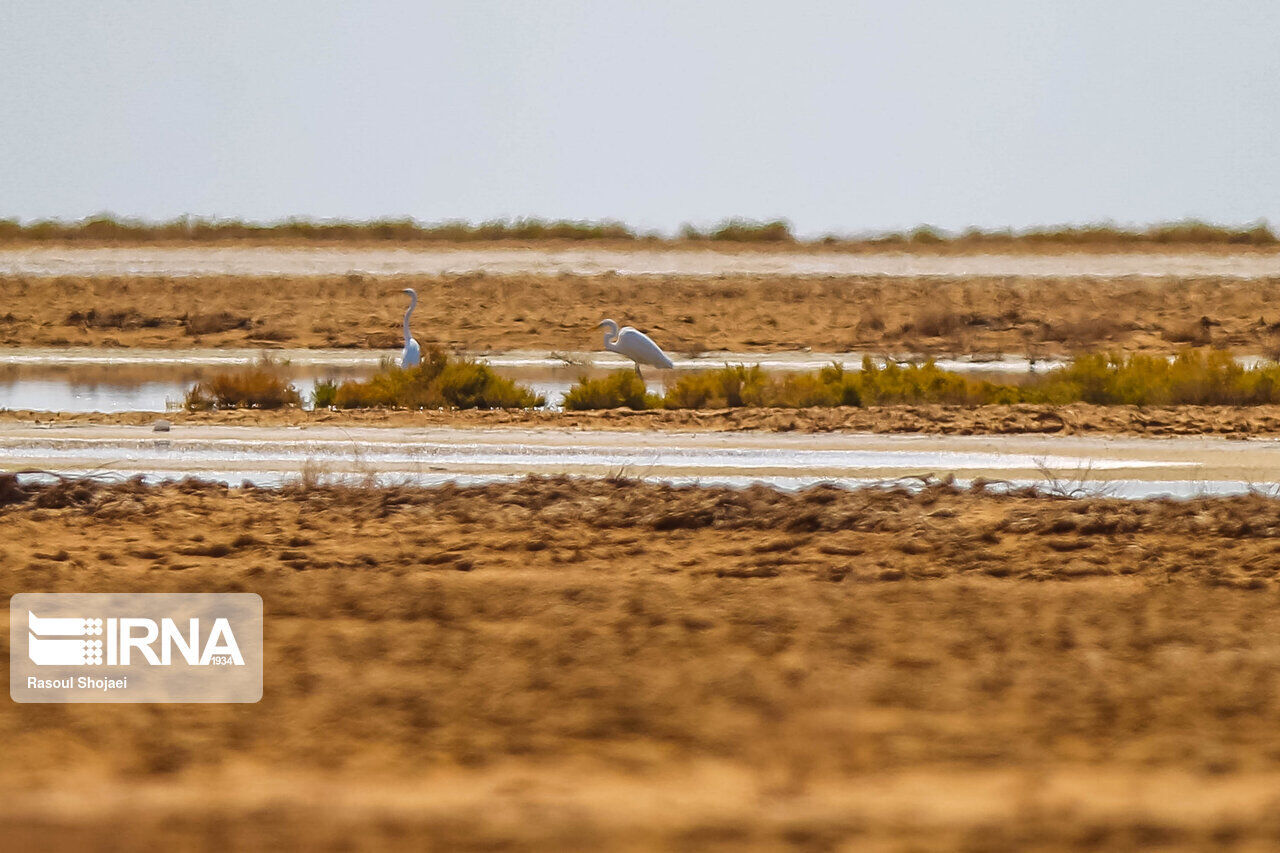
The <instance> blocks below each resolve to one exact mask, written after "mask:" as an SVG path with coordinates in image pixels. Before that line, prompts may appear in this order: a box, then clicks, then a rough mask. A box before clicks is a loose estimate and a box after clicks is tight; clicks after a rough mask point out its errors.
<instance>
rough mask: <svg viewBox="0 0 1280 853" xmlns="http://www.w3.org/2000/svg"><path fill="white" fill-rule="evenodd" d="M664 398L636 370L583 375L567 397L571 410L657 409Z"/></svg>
mask: <svg viewBox="0 0 1280 853" xmlns="http://www.w3.org/2000/svg"><path fill="white" fill-rule="evenodd" d="M661 406H662V398H661V397H659V396H658V395H657V394H650V393H649V392H648V390H647V389H646V388H645V385H644V380H642V379H641V378H640V377H639V376H637V375H636V374H635V371H633V370H615V371H613V372H612V373H610V374H609V375H608V376H603V377H601V378H599V379H588V378H587V377H585V376H583V377H580V378H579V379H578V381H577V383H576V384H574V386H573V387H572V388H570V389H569V391H568V393H566V394H565V396H564V407H565V409H567V410H569V411H583V410H586V409H635V410H636V411H639V410H641V409H656V408H660V407H661Z"/></svg>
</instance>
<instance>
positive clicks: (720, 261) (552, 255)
mask: <svg viewBox="0 0 1280 853" xmlns="http://www.w3.org/2000/svg"><path fill="white" fill-rule="evenodd" d="M478 272H482V273H487V274H492V275H513V274H532V275H562V274H574V275H602V274H609V273H613V274H618V275H683V276H703V277H711V276H719V275H734V274H738V275H788V276H814V277H820V276H838V275H876V276H939V277H958V276H972V275H982V276H1031V277H1042V278H1043V277H1054V278H1056V277H1064V276H1085V277H1116V276H1202V275H1212V276H1225V277H1231V278H1246V279H1249V278H1263V277H1267V276H1275V275H1280V254H1278V253H1264V252H1246V253H1241V254H1236V255H1224V254H1205V253H1175V252H1168V253H1119V254H1095V253H1066V254H1060V255H1051V254H1034V255H1032V254H976V255H922V254H910V253H896V252H876V253H867V254H852V253H841V252H811V251H789V252H776V251H770V250H768V249H763V250H762V249H751V250H735V251H712V250H701V249H685V250H679V251H673V250H662V249H646V248H637V249H634V250H630V251H625V250H618V249H605V248H593V247H589V246H588V247H579V248H574V249H564V250H547V249H532V248H499V249H494V248H484V249H433V248H425V249H407V248H386V247H368V248H334V247H297V248H284V247H254V246H219V247H194V248H191V247H188V248H180V247H162V246H159V247H158V246H130V247H121V248H78V247H69V246H40V247H32V248H21V249H18V248H8V249H2V250H0V275H28V276H94V275H98V276H129V275H168V276H194V275H288V276H320V275H353V274H359V275H373V276H397V275H445V274H460V273H478Z"/></svg>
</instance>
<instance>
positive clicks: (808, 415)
mask: <svg viewBox="0 0 1280 853" xmlns="http://www.w3.org/2000/svg"><path fill="white" fill-rule="evenodd" d="M157 420H167V421H169V422H170V423H173V424H178V425H191V426H194V425H216V424H227V425H237V426H333V427H341V426H385V427H414V426H418V427H478V428H498V427H501V428H507V427H562V428H571V429H591V430H662V431H711V432H726V431H741V430H756V431H768V432H814V433H822V432H837V431H842V432H865V433H881V434H887V433H921V434H933V435H1025V434H1046V435H1137V436H1153V437H1156V436H1176V435H1223V436H1234V437H1238V438H1247V437H1273V436H1280V406H1147V407H1142V408H1139V407H1137V406H1091V405H1089V404H1087V403H1073V404H1071V405H1068V406H1040V405H1030V404H1023V405H1016V406H982V407H976V408H975V407H967V406H941V405H932V406H868V407H865V408H853V407H841V408H830V409H828V408H817V409H746V408H744V409H725V410H670V411H667V410H658V411H646V412H633V411H630V410H628V409H613V410H606V411H593V412H549V411H525V410H495V411H480V410H475V409H471V410H464V411H417V412H410V411H382V410H345V411H304V410H302V409H277V410H272V411H258V410H249V409H245V410H232V411H215V412H187V411H172V412H163V413H157V412H109V413H104V412H76V413H67V412H62V413H53V412H35V411H19V410H4V409H0V423H13V424H23V423H26V424H33V425H63V426H69V425H88V424H101V425H112V424H117V425H122V426H150V425H152V424H154V423H155V422H156V421H157Z"/></svg>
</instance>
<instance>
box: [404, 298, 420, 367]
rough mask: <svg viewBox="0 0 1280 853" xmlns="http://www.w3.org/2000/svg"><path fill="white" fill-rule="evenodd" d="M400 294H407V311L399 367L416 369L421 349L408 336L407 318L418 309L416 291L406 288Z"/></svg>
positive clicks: (411, 337) (410, 336)
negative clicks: (402, 350)
mask: <svg viewBox="0 0 1280 853" xmlns="http://www.w3.org/2000/svg"><path fill="white" fill-rule="evenodd" d="M400 292H401V293H407V294H409V310H407V311H405V312H404V352H402V353H400V366H401V367H417V366H418V364H419V363H420V362H421V361H422V349H421V348H420V347H419V346H418V342H417V341H415V340H414V339H413V336H412V335H410V334H409V316H410V315H411V314H413V309H414V308H417V307H418V291H416V290H414V289H413V288H412V287H406V288H405V289H404V290H402V291H400Z"/></svg>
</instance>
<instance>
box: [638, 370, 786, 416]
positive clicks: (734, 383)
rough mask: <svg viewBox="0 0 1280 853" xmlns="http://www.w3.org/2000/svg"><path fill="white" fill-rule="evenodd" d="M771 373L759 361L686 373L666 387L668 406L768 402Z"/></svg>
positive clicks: (728, 406) (707, 406)
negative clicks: (757, 362) (767, 393)
mask: <svg viewBox="0 0 1280 853" xmlns="http://www.w3.org/2000/svg"><path fill="white" fill-rule="evenodd" d="M768 382H769V377H768V376H767V375H766V374H765V372H764V370H762V369H761V368H760V365H758V364H755V365H752V366H750V367H747V366H745V365H741V364H726V365H725V366H724V367H721V368H718V369H716V370H700V371H698V372H697V373H686V374H683V375H682V376H680V377H679V378H677V379H676V383H675V384H674V385H672V386H671V387H670V388H668V389H667V393H666V396H665V397H664V398H663V404H664V405H665V406H666V407H667V408H668V409H731V408H737V407H739V406H768V405H771V403H769V402H768V398H767V395H766V389H767V387H768Z"/></svg>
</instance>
